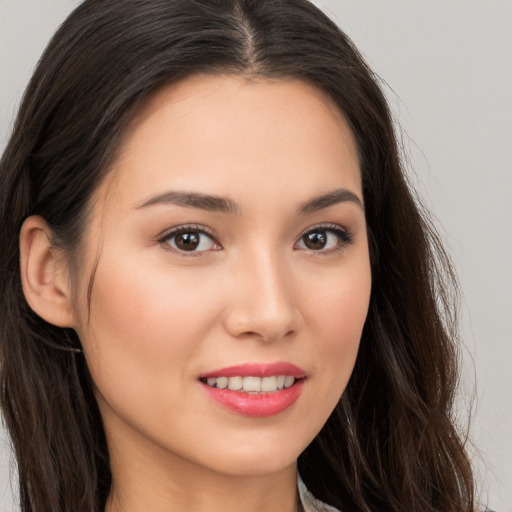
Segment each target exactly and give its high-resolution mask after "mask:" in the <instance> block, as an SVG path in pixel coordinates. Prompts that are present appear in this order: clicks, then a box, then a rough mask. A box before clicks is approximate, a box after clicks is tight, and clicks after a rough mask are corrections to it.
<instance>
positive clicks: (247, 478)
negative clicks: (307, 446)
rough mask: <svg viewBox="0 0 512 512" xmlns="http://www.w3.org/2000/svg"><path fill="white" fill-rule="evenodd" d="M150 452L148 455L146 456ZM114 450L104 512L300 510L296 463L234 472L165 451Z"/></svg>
mask: <svg viewBox="0 0 512 512" xmlns="http://www.w3.org/2000/svg"><path fill="white" fill-rule="evenodd" d="M147 455H149V456H147ZM122 459H123V460H120V458H119V457H116V454H115V452H114V453H112V454H111V467H112V477H113V480H112V481H113V484H112V489H111V494H110V496H109V499H108V502H107V506H106V508H105V512H146V511H147V510H151V511H152V512H164V511H165V512H185V511H186V512H221V511H222V512H239V511H240V510H241V505H243V507H242V508H243V510H244V512H276V511H280V512H297V511H298V510H300V508H299V500H298V495H297V471H296V465H295V464H293V465H290V466H289V467H286V468H284V469H281V470H279V471H275V472H272V473H269V474H263V475H261V474H260V475H258V474H245V475H231V474H224V473H220V472H216V471H213V470H211V469H208V468H204V467H201V466H198V465H196V464H194V463H192V462H190V461H188V460H184V459H181V458H178V457H174V456H171V457H162V454H159V456H157V454H140V453H139V454H133V453H131V454H130V457H122Z"/></svg>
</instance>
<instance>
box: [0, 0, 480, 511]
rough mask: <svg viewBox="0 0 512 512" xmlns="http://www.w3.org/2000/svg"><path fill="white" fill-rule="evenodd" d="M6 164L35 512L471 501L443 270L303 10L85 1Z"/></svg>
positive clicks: (6, 323)
mask: <svg viewBox="0 0 512 512" xmlns="http://www.w3.org/2000/svg"><path fill="white" fill-rule="evenodd" d="M0 172H1V180H2V183H3V187H2V190H1V192H0V194H1V195H0V198H1V199H0V212H1V213H0V215H1V217H0V222H1V223H2V227H3V231H2V235H1V236H2V244H1V245H0V247H1V249H0V254H1V256H0V262H1V263H0V268H1V270H2V271H1V273H0V275H1V283H2V284H1V286H2V293H1V299H0V301H1V302H0V304H1V310H0V311H1V316H2V326H3V329H2V331H1V332H2V334H1V357H2V374H1V378H2V407H3V411H4V416H5V420H6V423H7V426H8V428H9V431H10V435H11V438H12V442H13V445H14V449H15V452H16V458H17V464H18V471H19V482H20V497H21V506H22V510H23V511H24V512H26V511H46V510H52V511H70V510H74V511H75V510H76V511H82V510H83V511H88V512H89V511H91V510H98V511H103V510H105V511H108V512H114V511H120V510H123V511H138V510H154V511H158V510H187V511H191V510H209V511H215V510H224V511H229V510H240V508H241V507H242V508H243V510H245V511H251V510H260V511H266V510H272V511H275V510H283V511H288V510H290V511H292V510H293V511H295V510H302V509H304V510H306V511H309V510H316V509H318V510H333V508H332V507H335V509H337V510H340V511H352V510H354V511H356V510H357V511H368V512H369V511H376V510H402V511H408V512H410V511H422V512H425V511H434V510H435V511H439V510H442V511H472V510H474V504H473V483H472V474H471V468H470V465H469V462H468V459H467V456H466V454H465V452H464V447H463V441H462V440H461V438H460V437H459V436H458V433H457V431H456V429H455V426H454V425H453V423H452V421H451V406H452V399H453V393H454V387H455V383H456V377H457V371H456V370H457V368H456V358H455V355H456V347H455V345H454V340H456V332H455V327H454V321H453V320H454V317H453V315H454V310H453V308H452V306H451V302H450V298H451V295H450V293H451V290H452V286H453V285H452V283H453V276H452V273H451V269H450V266H449V263H448V261H447V258H446V257H445V255H444V253H443V250H442V247H441V245H440V244H439V242H438V240H437V238H436V235H435V233H434V232H433V230H432V229H431V228H430V226H429V224H428V221H427V220H426V218H425V216H424V215H422V214H421V213H420V211H419V209H418V206H417V205H416V204H415V202H414V200H413V198H412V193H411V191H410V190H409V188H408V187H407V185H406V181H405V178H404V175H403V172H402V168H401V163H400V160H399V156H398V151H397V142H396V140H395V137H394V133H393V126H392V123H391V120H390V114H389V111H388V108H387V106H386V102H385V100H384V97H383V95H382V93H381V91H380V89H379V87H378V85H377V81H376V79H375V77H374V76H373V74H372V72H371V71H370V70H369V69H368V68H367V66H366V64H365V63H364V61H363V60H362V58H361V57H360V55H359V54H358V52H357V50H356V49H355V48H354V47H353V45H352V44H351V42H350V41H349V40H348V39H347V38H346V36H345V35H344V34H343V33H341V32H340V30H339V29H338V28H337V27H336V26H335V25H334V24H333V23H332V22H331V21H330V20H329V19H327V18H326V16H325V15H323V14H322V13H321V12H320V11H319V10H318V9H316V8H315V7H314V6H312V5H311V4H310V3H308V2H306V1H304V0H287V1H284V2H283V1H277V0H276V1H271V0H268V1H267V0H216V1H211V0H209V1H207V0H181V1H179V0H144V1H143V0H101V1H100V0H86V1H85V2H84V3H83V4H82V5H81V6H79V7H78V8H77V9H76V11H75V12H74V13H73V14H72V15H71V16H70V17H69V18H68V20H67V21H66V22H65V23H64V24H63V26H62V27H61V28H60V29H59V31H58V32H57V34H56V35H55V37H54V39H53V40H52V42H51V43H50V45H49V47H48V48H47V50H46V52H45V54H44V56H43V58H42V60H41V62H40V63H39V65H38V68H37V70H36V72H35V74H34V77H33V79H32V81H31V83H30V85H29V87H28V89H27V92H26V95H25V98H24V101H23V104H22V106H21V109H20V112H19V115H18V119H17V122H16V125H15V129H14V133H13V135H12V138H11V140H10V142H9V144H8V146H7V148H6V151H5V154H4V156H3V159H2V163H1V170H0ZM349 379H350V380H349ZM299 475H300V476H299ZM297 489H298V491H299V493H297Z"/></svg>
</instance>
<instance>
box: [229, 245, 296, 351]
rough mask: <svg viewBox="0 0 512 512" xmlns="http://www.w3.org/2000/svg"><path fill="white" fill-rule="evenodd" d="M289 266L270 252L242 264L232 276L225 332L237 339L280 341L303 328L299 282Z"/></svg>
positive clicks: (257, 255)
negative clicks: (296, 290)
mask: <svg viewBox="0 0 512 512" xmlns="http://www.w3.org/2000/svg"><path fill="white" fill-rule="evenodd" d="M290 274H291V271H290V269H289V268H287V265H286V262H284V261H282V260H280V258H279V257H278V256H277V255H272V254H270V253H269V252H263V251H262V252H260V253H259V254H253V255H252V256H251V257H250V258H245V259H243V260H241V261H240V262H239V263H238V265H237V268H236V269H235V271H234V273H233V274H232V276H231V280H230V281H231V283H232V285H231V287H230V289H231V293H230V294H229V295H230V303H229V304H228V306H227V311H226V314H225V317H224V323H225V328H226V330H227V331H228V332H229V334H231V336H234V337H237V338H255V339H259V340H262V341H265V342H272V341H278V340H280V339H283V338H287V337H288V338H289V337H291V336H293V335H294V334H296V332H297V331H298V330H299V328H300V325H301V315H300V311H299V308H298V304H297V301H298V297H297V296H296V293H295V291H294V289H295V288H296V284H297V283H296V282H294V280H293V279H292V276H291V275H290Z"/></svg>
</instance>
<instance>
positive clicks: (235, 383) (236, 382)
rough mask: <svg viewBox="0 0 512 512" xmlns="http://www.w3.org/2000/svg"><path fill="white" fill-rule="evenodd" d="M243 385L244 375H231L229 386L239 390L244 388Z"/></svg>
mask: <svg viewBox="0 0 512 512" xmlns="http://www.w3.org/2000/svg"><path fill="white" fill-rule="evenodd" d="M242 385H243V379H242V377H229V379H228V388H229V389H231V391H238V390H239V389H242Z"/></svg>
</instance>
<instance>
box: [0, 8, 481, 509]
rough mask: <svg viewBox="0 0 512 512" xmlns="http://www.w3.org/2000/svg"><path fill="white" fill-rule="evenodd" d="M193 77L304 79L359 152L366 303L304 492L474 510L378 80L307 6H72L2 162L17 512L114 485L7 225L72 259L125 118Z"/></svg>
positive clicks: (7, 391)
mask: <svg viewBox="0 0 512 512" xmlns="http://www.w3.org/2000/svg"><path fill="white" fill-rule="evenodd" d="M194 73H213V74H232V75H233V74H234V75H243V76H248V77H262V78H271V79H280V78H283V79H287V78H295V79H300V80H303V81H305V82H307V83H309V84H312V85H313V86H315V87H317V88H319V89H321V90H322V91H324V92H325V93H326V94H327V95H328V96H329V97H330V98H331V99H332V101H334V102H335V104H336V105H337V106H338V108H339V110H340V111H341V113H342V114H343V115H344V117H345V119H346V120H347V122H348V124H349V126H350V128H351V130H352V132H353V134H354V137H355V140H356V145H357V149H358V153H359V160H360V167H361V174H362V184H363V195H364V203H365V215H366V221H367V227H368V236H369V243H370V257H371V269H372V291H371V298H370V306H369V312H368V317H367V320H366V323H365V326H364V330H363V335H362V339H361V345H360V350H359V354H358V357H357V361H356V364H355V368H354V371H353V374H352V377H351V379H350V382H349V384H348V386H347V388H346V390H345V392H344V394H343V396H342V398H341V400H340V401H339V403H338V404H337V406H336V408H335V410H334V412H333V413H332V415H331V416H330V417H329V419H328V421H327V423H326V424H325V426H324V427H323V429H322V430H321V432H320V433H319V434H318V436H317V437H316V438H315V439H314V440H313V441H312V443H311V444H310V446H309V447H308V448H307V449H306V450H305V452H304V453H303V454H302V455H301V456H300V458H299V461H298V466H299V471H300V474H301V476H302V478H303V480H304V481H305V483H306V485H307V486H308V487H309V489H310V490H311V491H312V492H313V494H315V495H316V496H317V497H318V498H320V499H321V500H323V501H325V502H327V503H329V504H331V505H333V506H336V507H338V508H339V509H340V510H343V511H345V512H356V511H357V512H377V511H394V512H399V511H400V512H434V511H436V512H438V511H443V512H463V511H464V512H473V510H474V503H473V494H474V491H473V477H472V471H471V466H470V463H469V461H468V457H467V455H466V453H465V448H464V444H465V443H464V440H465V437H464V434H463V433H462V432H460V431H459V430H458V429H457V426H456V425H455V423H454V419H453V416H454V415H453V412H452V405H453V399H454V392H455V390H456V385H457V379H458V348H457V341H458V338H457V330H456V282H455V279H454V274H453V270H452V268H451V266H450V262H449V259H448V258H447V256H446V254H445V252H444V250H443V247H442V245H441V243H440V242H439V238H438V236H437V235H436V232H435V230H434V229H433V228H432V225H431V222H430V221H429V217H428V215H427V214H426V213H425V210H424V209H423V208H421V207H420V205H419V203H418V201H417V200H416V199H415V197H416V196H415V194H414V193H413V191H412V190H411V187H410V186H409V185H408V180H407V178H406V175H405V172H404V168H403V163H402V160H401V156H400V145H399V141H398V140H397V135H396V133H395V129H394V125H393V122H392V118H391V114H390V111H389V108H388V105H387V103H386V100H385V97H384V95H383V92H382V90H381V88H380V85H379V84H380V81H379V79H378V77H376V76H375V74H374V73H373V72H372V71H371V70H370V69H369V67H368V66H367V64H366V63H365V61H364V59H363V58H362V57H361V55H360V54H359V52H358V51H357V49H356V48H355V47H354V45H353V43H352V42H351V41H350V40H349V39H348V38H347V36H346V35H345V34H344V33H343V32H342V31H341V30H340V29H339V28H338V27H337V25H336V24H335V23H334V22H333V21H331V20H330V19H329V18H328V17H327V16H326V15H325V14H324V13H322V12H321V11H320V10H319V9H318V8H317V7H315V6H314V5H313V4H311V3H310V2H308V1H307V0H85V1H84V2H83V3H82V4H80V5H79V6H78V7H77V8H76V9H75V10H74V12H73V13H72V14H71V15H70V16H69V17H68V19H67V20H66V21H65V22H64V23H63V24H62V26H61V27H60V28H59V29H58V31H57V33H56V34H55V36H54V37H53V39H52V40H51V41H50V43H49V45H48V47H47V48H46V50H45V52H44V54H43V56H42V58H41V60H40V61H39V63H38V65H37V68H36V70H35V72H34V75H33V77H32V79H31V81H30V83H29V85H28V88H27V90H26V92H25V95H24V98H23V100H22V104H21V107H20V109H19V113H18V116H17V118H16V121H15V126H14V129H13V133H12V136H11V138H10V140H9V141H8V144H7V147H6V149H5V152H4V154H3V157H2V160H1V162H0V183H1V185H0V226H1V229H0V386H1V387H0V393H1V407H2V411H3V415H4V420H5V424H6V426H7V428H8V431H9V433H10V438H11V440H12V446H13V449H14V452H15V456H16V464H17V471H18V478H19V493H20V494H19V495H20V504H21V510H22V512H48V511H52V512H70V511H73V512H91V511H95V512H101V511H103V510H104V507H105V502H106V499H107V496H108V494H109V492H110V487H111V483H112V475H111V471H110V464H109V452H108V446H107V442H106V438H105V433H104V429H103V425H102V419H101V416H100V413H99V410H98V406H97V403H96V400H95V395H94V385H93V382H92V380H91V377H90V374H89V371H88V368H87V364H86V361H85V358H84V355H83V353H82V352H81V351H80V346H81V345H80V340H79V339H78V337H77V335H76V333H75V332H74V331H73V330H72V329H64V328H59V327H56V326H54V325H51V324H49V323H47V322H45V321H44V320H43V319H41V318H40V317H38V316H37V315H36V314H35V313H34V312H33V311H32V310H31V309H30V308H29V306H28V304H27V302H26V300H25V298H24V295H23V291H22V286H21V279H20V268H19V258H20V255H19V232H20V228H21V226H22V223H23V222H24V220H25V219H26V218H27V217H28V216H30V215H40V216H42V217H43V218H44V219H45V220H46V222H47V223H48V225H49V226H50V228H51V230H52V233H53V239H52V243H53V244H55V246H58V247H60V248H63V249H64V250H65V251H66V253H67V254H68V255H69V257H70V258H71V259H74V261H79V258H80V252H81V243H82V233H83V231H84V226H86V225H87V222H88V206H89V204H90V198H91V196H92V194H93V192H94V191H95V189H96V188H97V187H98V185H99V184H100V183H101V181H102V179H103V178H104V176H105V175H106V174H107V173H108V171H109V169H110V167H111V164H112V163H113V161H114V160H115V158H116V153H117V151H118V149H119V146H120V144H121V142H122V137H123V134H124V133H125V132H126V130H127V127H128V126H129V125H130V122H131V120H132V119H133V117H134V116H135V114H136V113H137V112H138V111H139V110H140V109H141V108H142V107H143V106H144V105H145V103H146V102H147V101H148V100H149V98H151V97H152V96H153V95H154V94H155V93H156V91H158V90H159V89H160V88H162V87H164V86H168V85H169V84H172V83H176V82H177V81H179V80H181V79H184V78H185V77H188V76H190V75H192V74H194ZM79 268H80V266H79V264H77V265H75V271H76V272H79Z"/></svg>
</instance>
